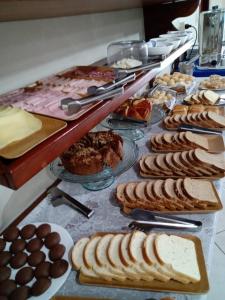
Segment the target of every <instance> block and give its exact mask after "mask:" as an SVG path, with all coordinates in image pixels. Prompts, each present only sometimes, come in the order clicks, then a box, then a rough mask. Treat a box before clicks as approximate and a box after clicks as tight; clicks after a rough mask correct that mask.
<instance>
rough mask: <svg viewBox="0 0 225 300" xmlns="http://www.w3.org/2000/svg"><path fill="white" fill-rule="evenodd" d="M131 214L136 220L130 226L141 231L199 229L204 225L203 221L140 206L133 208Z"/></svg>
mask: <svg viewBox="0 0 225 300" xmlns="http://www.w3.org/2000/svg"><path fill="white" fill-rule="evenodd" d="M129 216H130V217H132V218H134V219H135V221H132V222H131V223H130V224H129V225H128V227H129V228H131V229H138V230H141V231H149V230H151V229H153V228H163V229H176V230H177V229H178V230H188V231H199V230H201V227H202V222H200V221H195V220H189V219H185V218H180V217H175V216H171V215H167V214H164V213H163V214H162V213H155V212H154V213H153V212H150V211H148V210H144V209H139V208H136V209H133V210H132V211H131V212H130V214H129Z"/></svg>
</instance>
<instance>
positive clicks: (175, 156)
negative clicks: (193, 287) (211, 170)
mask: <svg viewBox="0 0 225 300" xmlns="http://www.w3.org/2000/svg"><path fill="white" fill-rule="evenodd" d="M182 153H184V152H181V153H180V152H175V153H174V154H173V156H172V161H173V163H174V165H175V166H176V167H177V168H179V169H181V170H183V171H184V172H185V174H186V175H188V176H193V175H195V174H194V173H193V171H192V170H190V169H189V168H188V167H187V166H186V165H185V164H183V163H182V160H181V154H182Z"/></svg>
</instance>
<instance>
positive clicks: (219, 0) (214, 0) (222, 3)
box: [209, 0, 225, 8]
mask: <svg viewBox="0 0 225 300" xmlns="http://www.w3.org/2000/svg"><path fill="white" fill-rule="evenodd" d="M214 5H218V6H219V8H225V0H210V1H209V6H210V8H211V7H212V6H214Z"/></svg>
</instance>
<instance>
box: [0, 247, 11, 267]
mask: <svg viewBox="0 0 225 300" xmlns="http://www.w3.org/2000/svg"><path fill="white" fill-rule="evenodd" d="M11 256H12V254H11V253H10V252H9V251H2V252H0V267H2V266H6V265H7V264H8V262H9V260H10V258H11Z"/></svg>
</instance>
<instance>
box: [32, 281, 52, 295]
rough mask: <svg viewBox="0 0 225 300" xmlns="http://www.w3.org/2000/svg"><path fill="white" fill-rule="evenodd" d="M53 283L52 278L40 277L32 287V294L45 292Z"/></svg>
mask: <svg viewBox="0 0 225 300" xmlns="http://www.w3.org/2000/svg"><path fill="white" fill-rule="evenodd" d="M50 285H51V280H50V279H49V278H44V277H43V278H39V279H38V280H37V281H36V282H35V283H34V284H33V286H32V288H31V294H32V295H33V296H39V295H41V294H43V293H44V292H45V291H47V289H48V288H49V287H50Z"/></svg>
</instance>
